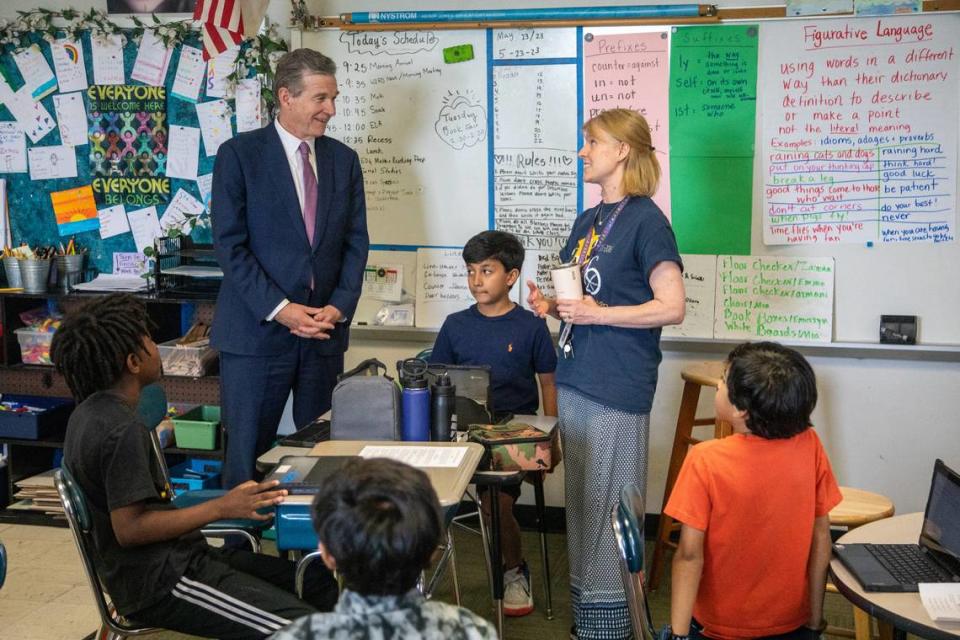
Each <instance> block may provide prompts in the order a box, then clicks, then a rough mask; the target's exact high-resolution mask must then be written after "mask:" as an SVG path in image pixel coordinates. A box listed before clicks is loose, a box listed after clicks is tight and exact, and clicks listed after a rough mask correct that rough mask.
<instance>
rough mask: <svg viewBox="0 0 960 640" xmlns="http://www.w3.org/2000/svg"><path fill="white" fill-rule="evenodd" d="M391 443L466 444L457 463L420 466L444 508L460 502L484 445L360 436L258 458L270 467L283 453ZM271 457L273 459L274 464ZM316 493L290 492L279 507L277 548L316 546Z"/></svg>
mask: <svg viewBox="0 0 960 640" xmlns="http://www.w3.org/2000/svg"><path fill="white" fill-rule="evenodd" d="M368 445H370V446H391V447H417V446H419V447H465V448H466V449H467V452H466V454H465V455H464V456H463V460H461V462H460V465H459V466H458V467H421V470H422V471H424V472H425V473H426V474H427V477H429V478H430V483H431V484H432V485H433V488H434V490H435V491H436V492H437V497H438V498H439V499H440V506H441V507H443V508H444V509H445V510H447V509H449V508H451V507H456V506H457V505H459V504H460V498H461V497H462V496H463V493H464V491H466V489H467V485H468V484H469V483H470V479H471V478H472V477H473V473H474V471H476V469H477V465H478V464H479V463H480V458H481V457H483V446H482V445H479V444H477V443H475V442H387V441H380V440H378V441H368V442H365V441H360V440H329V441H327V442H321V443H319V444H317V445H315V446H314V447H313V448H312V449H307V448H305V447H274V448H273V449H271V450H270V451H268V452H267V453H265V454H263V455H262V456H260V458H259V459H258V460H257V464H258V466H261V465H263V466H266V467H267V468H269V467H270V466H272V464H276V463H277V462H279V461H280V458H281V457H282V456H284V455H299V456H353V455H357V454H359V453H360V450H361V449H363V448H364V447H365V446H368ZM271 461H273V463H272V464H270V463H271ZM312 501H313V496H287V498H286V499H285V500H284V501H283V503H282V504H280V505H278V507H277V516H276V518H277V520H276V528H277V549H279V550H281V551H288V550H297V551H303V550H308V549H309V550H313V549H316V548H317V537H316V534H315V533H314V531H313V526H312V524H311V522H310V503H311V502H312Z"/></svg>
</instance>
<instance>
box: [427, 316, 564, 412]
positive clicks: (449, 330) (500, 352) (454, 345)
mask: <svg viewBox="0 0 960 640" xmlns="http://www.w3.org/2000/svg"><path fill="white" fill-rule="evenodd" d="M430 362H431V363H439V364H463V365H484V364H485V365H489V366H490V393H491V394H492V396H493V397H492V398H491V400H492V402H491V404H492V405H493V408H494V410H495V411H497V412H500V411H509V412H510V413H516V414H524V413H525V414H534V413H536V412H537V408H538V407H539V406H540V394H539V393H538V391H537V379H536V375H537V374H538V373H553V372H554V371H555V370H556V368H557V352H556V349H555V348H554V346H553V340H552V339H551V338H550V332H549V331H548V330H547V323H546V322H545V321H544V320H543V319H542V318H538V317H536V316H535V315H533V314H532V313H531V312H530V311H527V310H526V309H523V308H522V307H520V306H519V305H518V306H516V307H514V308H513V309H512V310H511V311H508V312H507V313H505V314H503V315H502V316H495V317H488V316H485V315H483V314H482V313H480V312H479V311H478V310H477V305H472V306H471V307H470V308H469V309H464V310H463V311H458V312H457V313H451V314H450V315H449V316H447V319H446V320H444V322H443V326H442V327H441V328H440V333H439V334H438V335H437V341H436V344H434V345H433V353H432V355H431V356H430Z"/></svg>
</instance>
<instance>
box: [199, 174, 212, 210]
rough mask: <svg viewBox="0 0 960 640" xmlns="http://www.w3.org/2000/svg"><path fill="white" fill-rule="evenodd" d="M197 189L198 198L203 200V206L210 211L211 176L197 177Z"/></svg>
mask: <svg viewBox="0 0 960 640" xmlns="http://www.w3.org/2000/svg"><path fill="white" fill-rule="evenodd" d="M197 187H199V189H200V198H201V199H202V200H203V206H204V207H206V208H207V209H208V210H209V209H210V193H211V191H213V174H212V173H205V174H204V175H202V176H197Z"/></svg>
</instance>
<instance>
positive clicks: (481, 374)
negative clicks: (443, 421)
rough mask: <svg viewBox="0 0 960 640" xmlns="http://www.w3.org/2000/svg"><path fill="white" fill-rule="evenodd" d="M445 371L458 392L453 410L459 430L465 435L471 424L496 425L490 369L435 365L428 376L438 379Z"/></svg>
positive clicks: (476, 366) (486, 366) (482, 366)
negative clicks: (491, 395) (494, 423)
mask: <svg viewBox="0 0 960 640" xmlns="http://www.w3.org/2000/svg"><path fill="white" fill-rule="evenodd" d="M443 370H446V372H447V375H448V376H449V377H450V382H451V383H452V384H453V385H455V386H456V388H457V392H456V394H455V396H454V409H453V412H454V415H455V416H456V420H457V430H458V431H465V430H466V429H468V428H469V427H470V425H471V424H491V423H493V422H494V411H493V409H494V407H493V406H492V403H491V397H490V366H489V365H461V364H442V365H439V364H434V365H431V366H430V369H429V370H428V374H429V375H430V376H431V378H435V377H436V376H437V375H440V374H441V373H442V371H443ZM431 381H432V380H431Z"/></svg>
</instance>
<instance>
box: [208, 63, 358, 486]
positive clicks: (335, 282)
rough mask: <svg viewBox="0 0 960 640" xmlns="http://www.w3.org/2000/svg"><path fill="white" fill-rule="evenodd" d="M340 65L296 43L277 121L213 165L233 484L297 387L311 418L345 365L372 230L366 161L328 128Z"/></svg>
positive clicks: (302, 416) (236, 143)
mask: <svg viewBox="0 0 960 640" xmlns="http://www.w3.org/2000/svg"><path fill="white" fill-rule="evenodd" d="M335 73H336V65H335V64H334V62H333V61H332V60H330V59H329V58H327V57H326V56H324V55H323V54H321V53H319V52H317V51H312V50H310V49H298V50H296V51H291V52H290V53H287V54H285V55H284V56H283V57H282V58H281V59H280V61H279V63H278V65H277V72H276V76H275V78H274V84H273V90H274V95H275V96H276V99H277V104H278V105H279V112H278V115H277V119H276V121H275V122H273V123H272V124H269V125H267V126H265V127H264V128H262V129H259V130H257V131H250V132H246V133H241V134H239V135H237V136H236V137H234V138H233V139H231V140H230V141H228V142H227V143H225V144H224V145H222V146H221V147H220V150H219V151H218V153H217V160H216V163H215V165H214V168H213V194H212V200H211V217H212V220H213V238H214V247H215V249H216V254H217V261H218V262H219V263H220V266H221V267H222V268H223V284H222V285H221V287H220V295H219V297H218V298H217V308H216V313H215V316H214V319H213V336H212V342H213V345H214V346H215V347H217V349H219V350H220V403H221V405H222V407H223V411H222V417H223V420H224V423H225V424H226V426H227V435H228V441H227V453H226V462H225V464H224V472H223V484H224V487H226V488H230V487H233V486H236V485H238V484H240V483H242V482H244V481H246V480H249V479H251V478H252V477H254V473H255V463H256V459H257V456H259V455H260V454H262V453H263V452H264V451H266V450H267V449H268V448H269V447H270V446H271V445H272V443H273V440H274V438H275V437H276V435H277V426H278V424H279V422H280V417H281V414H282V413H283V408H284V405H285V404H286V401H287V398H288V397H289V395H290V391H291V390H292V391H293V417H294V422H295V423H296V425H297V427H298V428H299V427H303V426H305V425H306V424H308V423H309V422H310V421H312V420H313V419H315V418H317V417H318V416H320V415H321V414H323V413H324V412H325V411H327V410H328V409H329V408H330V395H331V392H332V391H333V387H334V385H335V384H336V377H337V374H339V373H341V372H342V371H343V353H344V351H346V349H347V342H348V339H349V326H350V318H351V316H352V315H353V313H354V311H355V309H356V306H357V300H358V298H359V297H360V286H361V282H362V279H363V270H364V267H365V266H366V261H367V249H368V247H369V238H368V236H367V222H366V205H365V202H364V193H363V175H362V174H361V172H360V160H359V158H358V157H357V154H356V152H355V151H353V150H352V149H350V148H349V147H347V146H346V145H344V144H342V143H340V142H338V141H336V140H333V139H331V138H328V137H324V135H323V134H324V132H325V131H326V127H327V122H328V121H329V120H330V118H332V117H333V116H334V115H335V114H336V107H335V104H334V101H335V99H336V97H337V80H336V77H335Z"/></svg>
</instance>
